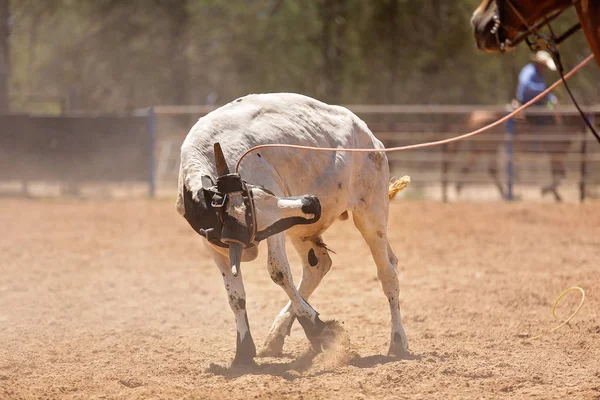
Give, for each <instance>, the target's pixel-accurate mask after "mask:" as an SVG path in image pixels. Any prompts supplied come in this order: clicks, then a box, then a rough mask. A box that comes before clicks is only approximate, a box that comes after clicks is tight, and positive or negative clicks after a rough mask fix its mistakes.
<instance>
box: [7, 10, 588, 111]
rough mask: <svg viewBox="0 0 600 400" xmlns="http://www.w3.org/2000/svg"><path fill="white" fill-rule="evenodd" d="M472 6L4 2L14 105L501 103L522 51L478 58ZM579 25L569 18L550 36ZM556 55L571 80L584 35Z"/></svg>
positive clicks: (579, 86) (582, 90)
mask: <svg viewBox="0 0 600 400" xmlns="http://www.w3.org/2000/svg"><path fill="white" fill-rule="evenodd" d="M6 2H7V0H0V4H2V3H4V4H7V3H6ZM478 3H479V0H453V1H450V0H421V1H408V0H380V1H376V2H365V1H361V0H317V1H310V2H298V1H292V0H255V1H252V2H248V1H243V0H233V1H228V2H224V1H222V0H129V1H122V0H53V1H39V0H18V1H12V2H11V14H12V23H11V31H12V33H11V42H10V43H11V52H10V63H11V71H12V73H11V77H10V85H11V93H13V94H14V95H16V101H14V102H13V104H14V105H18V108H19V109H25V110H26V109H28V108H30V107H31V106H32V104H31V103H29V102H28V101H27V97H26V96H25V95H26V94H27V93H43V94H47V95H53V96H60V97H68V98H69V99H70V103H71V107H73V108H82V109H103V110H121V109H127V108H133V107H146V106H148V105H152V104H160V103H163V104H164V103H169V104H186V103H191V104H202V103H205V102H213V101H215V102H216V103H218V104H222V103H225V102H227V101H230V100H232V99H234V98H236V97H238V96H242V95H245V94H248V93H257V92H274V91H289V92H299V93H304V94H306V95H309V96H314V97H317V98H319V99H322V100H324V101H329V102H333V103H345V104H349V103H355V104H356V103H413V104H414V103H446V104H456V103H467V104H478V103H479V104H482V103H485V104H502V103H505V102H508V101H510V99H511V98H512V97H513V96H514V93H515V88H516V77H517V74H518V71H519V70H520V68H521V67H522V66H523V65H524V64H525V63H526V62H527V61H528V57H529V52H528V50H527V49H526V47H523V46H521V47H519V48H518V49H517V50H516V51H514V52H511V53H509V54H505V55H490V54H484V53H481V52H479V51H478V50H477V49H476V48H475V44H474V40H473V35H472V31H471V26H470V23H469V19H470V17H471V13H472V11H473V10H474V8H475V7H476V6H477V4H478ZM575 19H576V16H575V13H574V12H569V13H567V14H566V15H565V16H564V17H561V18H560V20H559V21H558V22H557V24H556V28H557V30H561V28H566V27H567V26H569V24H570V23H571V22H573V21H574V20H575ZM3 20H5V19H3ZM0 28H1V27H0ZM1 37H6V35H4V36H2V35H1V30H0V38H1ZM0 42H1V39H0ZM1 46H2V45H1V44H0V48H1ZM561 50H562V52H563V53H564V56H563V58H564V60H565V64H566V66H567V68H569V67H571V66H573V65H574V64H575V62H576V61H578V60H580V59H581V58H582V57H583V56H584V55H585V54H588V53H589V49H588V47H587V44H586V43H585V38H584V37H583V35H582V34H580V33H578V34H577V35H575V36H574V37H573V38H570V39H569V40H568V41H567V42H565V44H563V46H562V49H561ZM549 78H550V79H554V78H557V76H556V75H552V76H550V77H549ZM599 78H600V69H598V68H593V67H590V68H586V69H585V70H584V71H582V73H580V74H578V76H576V77H574V79H573V83H572V85H573V88H574V89H575V91H576V92H577V95H578V96H579V98H582V99H583V100H586V101H587V102H588V103H589V102H595V101H597V94H598V93H597V91H598V89H597V82H598V81H599Z"/></svg>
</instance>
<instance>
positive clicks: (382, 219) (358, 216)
mask: <svg viewBox="0 0 600 400" xmlns="http://www.w3.org/2000/svg"><path fill="white" fill-rule="evenodd" d="M384 199H385V204H380V203H383V202H378V201H377V200H374V201H373V202H372V203H370V204H369V206H368V207H367V206H363V207H358V208H357V209H355V210H354V213H353V216H354V224H355V225H356V227H357V228H358V230H359V231H360V233H361V234H362V236H363V238H364V239H365V241H366V242H367V245H368V246H369V248H370V250H371V254H372V256H373V260H374V261H375V264H376V265H377V277H378V278H379V281H380V282H381V287H382V288H383V292H384V293H385V295H386V297H387V299H388V303H389V306H390V314H391V317H392V332H391V337H390V347H389V350H388V355H396V356H403V355H406V354H408V341H407V339H406V333H405V332H404V328H403V327H402V317H401V315H400V301H399V299H398V295H399V294H400V287H399V284H398V273H397V270H396V267H397V265H398V258H397V257H396V255H395V254H394V252H393V250H392V247H391V246H390V244H389V242H388V239H387V209H388V204H387V201H388V199H387V197H384Z"/></svg>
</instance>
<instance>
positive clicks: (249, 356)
mask: <svg viewBox="0 0 600 400" xmlns="http://www.w3.org/2000/svg"><path fill="white" fill-rule="evenodd" d="M254 357H256V346H254V340H252V335H251V334H250V332H248V333H247V334H246V336H244V339H243V340H240V333H239V332H238V334H237V346H236V348H235V358H234V359H233V363H232V364H231V365H232V366H240V365H256V364H255V363H254Z"/></svg>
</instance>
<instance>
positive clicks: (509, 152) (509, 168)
mask: <svg viewBox="0 0 600 400" xmlns="http://www.w3.org/2000/svg"><path fill="white" fill-rule="evenodd" d="M505 126H506V180H507V182H506V200H507V201H512V200H513V198H514V196H513V185H514V162H513V142H514V138H515V120H514V119H512V118H511V119H509V120H508V121H506V125H505Z"/></svg>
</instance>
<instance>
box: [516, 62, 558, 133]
mask: <svg viewBox="0 0 600 400" xmlns="http://www.w3.org/2000/svg"><path fill="white" fill-rule="evenodd" d="M547 69H550V70H552V71H556V65H555V64H554V60H553V59H552V56H551V55H550V54H549V53H548V52H546V51H543V50H540V51H538V52H537V53H535V55H534V56H533V57H532V58H531V62H530V63H529V64H527V65H526V66H524V67H523V69H521V72H520V73H519V85H518V86H517V100H518V101H519V103H521V104H524V103H527V102H528V101H530V100H532V99H533V98H534V97H536V96H537V95H538V94H540V93H542V92H543V91H544V90H546V89H547V88H548V86H546V82H545V80H544V72H545V71H546V70H547ZM556 104H558V99H557V98H556V96H555V95H554V94H552V93H549V94H548V95H547V96H546V97H545V98H544V99H542V100H539V101H538V102H536V103H535V104H534V106H537V107H548V108H549V109H551V110H552V109H554V106H555V105H556ZM527 119H528V120H529V121H531V122H533V123H535V124H537V125H547V124H550V123H552V121H553V118H548V117H544V116H531V117H528V118H527Z"/></svg>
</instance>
